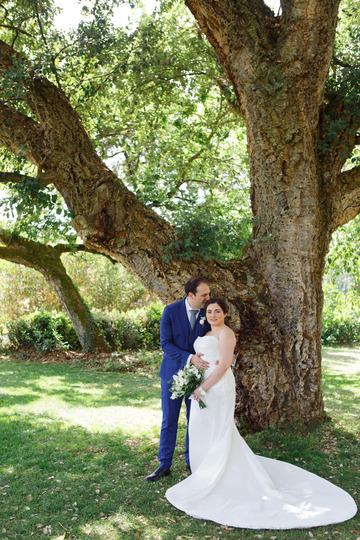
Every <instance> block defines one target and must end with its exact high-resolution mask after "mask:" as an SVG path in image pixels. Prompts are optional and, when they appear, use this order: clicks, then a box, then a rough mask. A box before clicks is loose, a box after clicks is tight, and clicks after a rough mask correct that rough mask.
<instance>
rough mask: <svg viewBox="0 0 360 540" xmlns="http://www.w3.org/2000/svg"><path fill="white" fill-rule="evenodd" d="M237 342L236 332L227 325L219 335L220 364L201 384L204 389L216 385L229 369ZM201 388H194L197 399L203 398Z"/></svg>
mask: <svg viewBox="0 0 360 540" xmlns="http://www.w3.org/2000/svg"><path fill="white" fill-rule="evenodd" d="M235 344H236V339H235V334H234V332H233V331H232V330H231V329H230V328H229V327H225V328H224V330H223V332H222V333H221V334H220V337H219V364H218V365H217V366H216V367H215V369H214V371H213V372H212V373H211V374H210V375H209V376H208V378H207V379H206V380H205V381H204V382H203V384H202V385H201V388H202V389H203V390H205V391H206V390H209V388H211V387H212V386H214V384H216V383H217V382H218V381H219V380H220V379H221V377H222V376H223V375H224V373H225V372H226V370H228V369H229V367H230V366H231V364H232V363H233V361H234V349H235ZM199 388H200V387H199ZM199 388H196V390H194V396H195V399H196V401H200V400H201V390H199Z"/></svg>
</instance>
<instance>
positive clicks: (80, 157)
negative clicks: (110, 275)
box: [0, 0, 360, 427]
mask: <svg viewBox="0 0 360 540" xmlns="http://www.w3.org/2000/svg"><path fill="white" fill-rule="evenodd" d="M5 4H6V3H5ZM10 4H11V7H14V8H15V9H12V10H11V11H10V10H8V11H5V10H4V11H3V16H4V19H3V21H4V22H3V24H4V28H5V26H6V27H7V30H6V31H7V32H8V33H7V34H6V36H5V35H4V41H3V42H2V43H0V69H1V71H2V75H3V77H2V80H3V83H2V99H3V103H2V104H1V106H0V142H1V144H2V145H3V146H4V147H6V148H7V149H8V150H9V151H11V152H13V153H15V154H17V155H21V157H22V159H24V160H26V161H28V162H30V163H32V164H34V165H35V166H36V167H38V170H39V179H40V181H41V182H43V183H44V184H46V183H53V184H54V186H55V187H56V189H57V190H58V191H59V192H60V193H61V194H62V196H63V197H64V200H65V202H66V204H67V206H68V208H69V209H70V210H71V212H72V213H73V216H74V218H73V226H74V228H75V229H76V231H77V232H78V234H79V236H80V237H81V238H82V239H83V241H84V243H85V244H86V245H87V246H89V247H91V248H93V249H96V250H99V251H101V252H103V253H107V254H111V255H112V256H114V257H115V258H116V259H117V260H119V261H120V262H122V263H123V264H124V265H126V267H127V268H129V269H131V270H132V271H133V272H134V273H136V274H137V275H138V276H139V277H140V279H141V280H142V281H143V283H145V284H146V286H147V287H148V288H149V289H151V290H153V291H155V292H156V293H157V294H158V295H159V296H160V297H161V298H162V299H163V300H165V301H169V300H170V301H171V300H174V299H176V298H179V297H180V296H181V295H182V294H183V292H182V291H183V283H184V282H185V281H186V279H187V278H188V277H189V275H192V274H196V273H201V274H204V275H206V276H208V277H209V279H210V281H211V282H212V285H213V291H214V292H215V293H217V294H223V295H225V296H226V297H227V298H228V299H229V302H230V304H231V315H232V321H233V324H234V327H235V329H237V331H238V337H239V343H238V348H239V350H238V357H239V364H238V371H237V383H238V397H239V400H238V405H239V406H238V412H239V414H241V415H242V416H243V417H244V418H246V420H247V421H248V422H249V423H250V424H251V425H252V426H253V427H260V426H265V425H268V424H275V423H279V422H283V421H289V420H294V419H297V418H301V419H310V420H311V419H312V420H317V419H320V418H322V416H323V404H322V396H321V364H320V363H321V359H320V335H321V311H322V301H323V295H322V289H321V281H322V275H323V271H324V265H325V256H326V252H327V250H328V247H329V242H330V238H331V234H332V233H333V232H334V231H335V230H336V229H337V228H338V227H339V226H340V225H342V224H344V223H346V222H347V221H349V220H351V219H353V218H354V217H355V216H356V215H357V214H358V213H359V211H360V202H359V187H358V175H359V168H358V166H357V165H355V166H353V168H351V169H349V170H344V166H345V165H346V163H347V160H348V159H349V158H350V156H351V153H352V151H353V150H354V148H355V147H356V144H357V143H358V137H357V130H358V123H359V118H360V114H359V103H358V92H357V84H358V82H357V80H358V79H357V67H356V65H354V64H353V62H352V61H351V60H352V59H351V58H350V59H347V58H346V59H345V58H344V56H345V53H344V54H343V53H342V50H343V49H342V47H343V45H344V43H345V41H346V39H345V38H344V39H345V41H344V39H343V41H341V40H340V41H339V44H338V45H336V58H337V59H338V60H340V62H339V61H338V60H336V59H334V54H333V53H334V43H335V31H336V23H337V15H338V7H339V2H338V1H336V0H314V2H312V4H311V9H309V6H308V3H306V2H303V1H300V0H292V1H290V0H283V2H282V13H281V14H280V15H279V16H275V15H274V13H273V12H272V11H271V10H270V9H269V8H268V7H267V6H266V5H265V4H264V3H263V2H262V0H259V1H257V2H253V1H251V0H232V1H228V0H227V1H221V0H218V1H216V2H213V1H210V0H201V1H195V0H187V2H186V4H187V5H188V7H189V8H190V9H191V11H192V13H193V14H194V16H195V18H196V19H197V21H198V23H199V25H200V28H201V30H202V31H203V32H204V34H205V35H206V36H207V38H208V40H209V41H210V43H211V44H212V46H213V48H214V51H215V53H216V55H217V57H218V59H219V62H220V63H221V65H222V67H223V69H224V72H223V73H221V72H220V71H219V65H218V64H217V62H214V58H213V55H212V54H211V53H210V52H208V51H209V49H204V50H206V51H207V53H206V61H205V62H204V63H206V65H208V63H210V62H214V64H212V65H214V66H215V67H214V68H213V69H214V71H213V74H214V73H215V75H214V76H213V77H212V79H211V80H212V81H213V83H214V84H216V85H217V88H218V96H219V102H220V103H221V99H225V101H226V103H227V104H228V105H229V114H230V111H231V114H234V115H235V114H236V115H239V113H240V114H241V115H242V117H243V118H244V121H245V125H246V130H247V146H248V156H249V165H250V180H251V209H252V216H253V219H254V227H253V233H252V236H253V237H252V240H251V242H249V243H248V244H247V246H246V248H245V251H244V252H243V253H244V256H243V258H242V259H241V260H230V261H228V263H227V264H224V262H222V261H219V260H216V259H209V260H206V258H207V257H205V255H206V253H205V254H204V255H201V254H200V253H196V252H193V250H191V249H189V250H188V251H187V253H186V255H187V258H186V259H185V260H184V257H182V258H181V257H179V256H178V255H177V254H176V250H175V252H173V253H172V256H171V257H169V256H168V255H169V246H173V245H179V244H181V238H180V239H179V237H178V236H177V235H176V231H175V230H174V227H173V226H172V225H171V223H169V221H168V220H167V219H164V217H161V216H160V214H159V213H158V211H157V212H155V211H154V210H153V209H152V207H156V206H157V203H156V204H154V202H155V201H160V202H161V200H165V194H166V197H167V198H168V199H170V200H171V199H172V200H174V199H175V194H173V191H174V189H173V188H175V192H176V193H178V194H180V193H181V197H179V199H180V198H182V199H184V200H185V199H188V201H189V203H190V204H191V203H193V201H194V200H199V199H200V198H201V197H202V196H204V195H203V193H204V192H205V194H207V192H209V193H212V190H213V186H211V185H210V184H204V185H202V186H201V189H200V190H199V189H198V190H197V189H195V190H194V188H193V186H194V185H195V186H196V181H197V176H194V177H193V178H192V177H191V174H189V173H188V171H189V167H190V165H191V164H193V163H196V159H197V157H196V158H195V157H194V156H198V154H199V152H200V155H201V156H202V155H204V156H205V155H206V152H205V150H203V148H204V147H205V146H206V145H209V144H213V142H214V140H215V135H211V134H212V126H209V128H208V129H207V130H206V129H205V128H204V133H205V137H204V136H203V138H202V141H201V140H200V143H202V144H201V148H200V149H195V151H194V152H192V153H190V152H185V151H183V149H182V152H181V153H182V156H181V157H182V165H183V166H182V167H180V166H179V167H178V168H175V169H173V170H174V171H176V174H175V175H174V178H173V182H172V183H171V182H169V179H170V176H169V175H166V171H165V172H164V173H163V172H162V171H163V169H164V167H161V174H163V176H162V177H161V178H159V179H158V178H156V176H155V177H151V176H148V174H149V173H147V174H145V173H146V170H147V167H146V165H145V166H142V167H141V171H142V172H143V173H144V171H145V173H144V174H145V177H144V178H148V186H147V188H146V189H144V188H141V189H140V191H139V193H138V195H139V197H143V200H141V198H137V197H136V196H135V194H134V192H133V191H131V190H130V189H129V188H131V189H133V190H134V191H136V192H137V191H138V190H137V187H136V186H135V184H134V183H133V184H131V182H129V180H128V177H126V176H125V175H124V172H123V170H122V171H121V172H120V173H119V174H120V175H121V177H122V180H123V181H121V180H120V178H119V177H117V176H116V174H115V173H114V172H113V171H112V170H110V169H109V168H108V167H107V166H106V165H104V163H103V161H102V160H101V158H100V153H101V152H100V149H99V153H96V152H95V150H94V146H96V143H95V139H96V136H95V134H96V128H95V124H96V121H94V116H93V115H92V114H90V115H89V114H87V113H86V108H87V106H88V103H87V100H88V98H89V96H91V94H92V93H93V91H94V84H95V76H94V75H93V73H94V72H93V71H92V70H93V68H96V70H97V77H98V79H97V81H98V84H97V86H101V87H102V90H103V91H104V89H106V92H107V93H108V92H111V89H115V88H116V89H117V88H122V83H123V82H124V89H125V92H126V86H125V83H126V74H127V73H128V72H129V70H130V69H131V65H132V64H131V58H132V56H131V54H130V52H131V44H132V43H133V41H134V39H135V37H134V35H132V34H131V33H130V34H129V33H127V32H125V31H119V32H116V31H115V32H114V31H113V29H112V28H111V25H110V23H109V22H108V21H109V19H108V18H107V14H108V11H106V10H108V9H109V8H110V9H111V7H112V6H111V4H110V5H109V3H106V4H105V3H102V2H101V1H98V2H96V3H95V4H94V8H93V10H92V12H91V14H90V15H91V16H90V18H89V21H88V22H87V23H84V24H82V25H80V27H79V29H78V31H77V33H76V36H75V35H74V36H72V41H71V42H70V41H69V40H66V39H65V38H64V37H63V36H59V34H58V33H56V32H53V31H52V30H51V17H50V14H51V5H52V4H51V3H50V2H41V3H40V2H39V1H38V2H35V3H34V4H29V5H27V6H26V7H25V8H24V6H23V5H22V3H20V2H8V5H10ZM344 5H345V4H344ZM39 6H41V7H42V8H43V10H44V11H43V12H41V11H40V10H39ZM45 8H46V9H45ZM169 9H172V8H171V6H170V7H169V5H168V3H166V5H165V6H164V7H163V10H162V11H161V16H164V17H166V14H167V13H168V11H169ZM15 14H16V16H15ZM347 17H348V16H347V14H346V13H345V14H344V18H343V19H342V20H343V23H342V24H343V25H344V28H343V27H341V29H342V32H343V34H342V35H343V36H344V35H346V29H345V27H346V28H347ZM10 19H11V20H10ZM154 21H155V19H154ZM350 21H351V19H350ZM35 27H36V28H37V29H38V28H39V27H40V30H41V36H42V40H41V41H40V42H38V41H37V40H36V39H35V34H36V32H35V31H34V28H35ZM9 28H10V29H9ZM350 35H352V34H351V33H350V32H349V36H350ZM99 36H101V39H99ZM129 36H130V38H129ZM184 36H186V38H187V40H192V41H191V44H192V46H193V57H194V58H195V60H199V62H200V63H201V62H202V59H203V57H202V53H201V50H203V48H204V47H205V42H204V40H203V39H202V38H201V33H200V32H199V28H198V26H197V25H196V24H193V26H191V27H186V29H185V33H184ZM184 40H185V37H184V38H183V41H184ZM304 44H306V46H304ZM129 47H130V48H129ZM200 47H201V49H200ZM123 49H125V50H127V51H129V54H128V57H127V60H126V61H124V59H123V57H122V58H121V61H120V62H119V63H118V64H117V65H116V69H113V68H112V69H109V64H110V63H111V65H112V66H113V67H114V64H113V63H112V60H113V59H114V57H115V56H114V55H115V51H119V50H123ZM65 51H66V53H71V54H69V55H68V56H67V58H68V60H67V59H66V58H65ZM45 53H46V54H45ZM150 53H151V47H149V55H148V58H150V57H151V54H150ZM40 58H41V61H40ZM176 58H177V57H174V59H172V58H171V57H170V62H171V63H172V62H173V63H175V64H176ZM211 58H212V60H210V59H211ZM74 59H75V60H74ZM110 60H111V62H110ZM80 64H81V66H82V70H81V69H80V67H81V66H80ZM339 64H342V65H339ZM72 65H73V66H75V67H76V69H75V67H74V71H73V72H72V71H71V66H72ZM332 65H333V66H336V69H335V67H334V69H332V67H331V66H332ZM162 66H166V63H164V62H163V63H162V64H161V65H160V66H158V67H159V69H160V68H161V67H162ZM160 71H161V70H160ZM89 72H90V73H91V76H90V77H89V75H88V74H89ZM75 73H76V77H75V76H74V75H75ZM218 73H221V75H220V76H218V75H217V74H218ZM329 74H330V78H329ZM122 75H124V77H123V78H122ZM184 77H185V80H184V86H183V88H182V92H183V94H184V95H186V96H187V95H191V94H192V89H191V84H190V80H191V79H190V78H189V77H187V76H185V74H184ZM195 78H196V80H199V81H200V80H201V74H200V73H196V75H195ZM179 80H181V79H179ZM207 80H208V81H209V80H210V79H207ZM79 86H80V87H81V88H82V92H83V101H82V103H81V101H79V100H78V97H77V96H78V94H76V96H75V97H74V98H73V96H72V94H71V93H70V91H69V90H70V88H71V87H72V88H74V87H76V88H78V87H79ZM173 86H176V84H173ZM180 86H181V85H180ZM232 88H233V91H232ZM354 88H355V91H353V89H354ZM114 92H115V94H116V92H117V90H114ZM99 94H101V91H100V90H99ZM138 94H140V92H139V91H138V92H137V93H135V96H136V97H137V95H138ZM129 95H130V94H129ZM68 96H69V97H68ZM132 97H133V101H134V94H133V95H132ZM197 101H198V99H197ZM200 103H201V100H200ZM223 103H224V102H223ZM132 104H133V103H132ZM132 104H131V103H129V107H127V110H131V106H132ZM90 110H91V106H90V107H89V111H90ZM219 110H220V109H219ZM199 111H200V108H198V109H196V114H199ZM79 113H81V115H82V118H83V119H84V122H85V123H86V125H87V127H88V129H89V135H90V137H89V135H88V133H87V132H86V131H85V129H84V127H83V124H82V122H81V120H80V117H79ZM111 113H112V104H111V105H110V104H109V105H108V115H111ZM194 114H195V113H194ZM143 115H144V116H147V110H146V109H145V110H144V111H143ZM211 116H213V115H211ZM98 117H100V113H99V112H98V114H96V118H98ZM90 118H92V120H91V119H90ZM113 120H114V123H116V120H117V119H116V118H115V119H113ZM124 120H125V119H124ZM150 120H151V115H150V118H149V129H150V130H151V127H152V126H151V121H150ZM121 124H122V129H123V133H124V136H125V140H124V141H123V143H122V148H123V150H124V151H123V155H124V159H125V163H126V165H127V167H128V170H129V171H132V170H135V171H138V170H139V169H138V168H137V165H138V163H137V160H136V156H141V154H139V153H134V154H133V153H132V152H131V149H132V144H133V141H134V140H135V139H136V133H135V134H134V131H133V130H134V125H132V126H131V127H132V129H130V130H129V125H128V124H127V123H126V122H125V121H124V122H123V123H121ZM184 124H185V125H186V122H184V119H183V117H180V118H179V119H178V120H177V121H175V122H174V123H173V125H174V126H175V127H176V126H180V127H181V129H182V135H183V136H185V134H186V131H187V130H186V129H185V128H184V127H183V126H184ZM164 125H165V124H164ZM180 127H179V129H180ZM154 128H155V131H154V132H153V133H154V135H155V137H153V140H156V136H157V135H158V134H159V135H160V134H161V133H160V124H159V123H157V124H156V123H155V124H154ZM196 142H199V141H196ZM125 143H129V147H126V144H125ZM114 144H115V145H117V144H119V140H118V139H116V140H115V142H114ZM120 144H121V143H120ZM104 148H105V146H104ZM180 148H181V147H180ZM214 149H215V147H214V146H211V155H212V156H213V152H214ZM200 150H201V151H200ZM116 151H117V150H116ZM161 155H162V153H159V154H157V157H158V158H159V156H161ZM127 156H128V157H130V159H128V158H127ZM142 156H143V157H142V159H143V160H145V161H146V154H145V153H144V154H142ZM103 157H104V156H103ZM193 157H194V159H192V158H193ZM126 160H127V161H126ZM167 161H168V160H167ZM152 163H154V160H152ZM23 166H24V167H25V164H24V165H23ZM148 170H151V167H149V169H148ZM190 170H191V169H190ZM215 171H216V173H217V169H215ZM131 178H135V177H133V176H132V175H131ZM216 179H217V175H215V176H214V181H215V185H216V186H217V184H216ZM162 182H163V186H167V185H170V190H169V189H168V188H167V187H166V190H164V191H163V194H161V191H160V190H159V187H161V183H162ZM145 184H146V182H145ZM134 186H135V187H134ZM153 186H156V189H157V190H158V192H157V195H158V194H159V198H156V199H155V198H153V197H151V199H152V201H151V202H149V200H148V199H147V198H146V197H148V194H149V193H150V192H151V191H152V189H153ZM227 186H228V184H227ZM145 187H146V186H145ZM176 190H178V191H176ZM237 190H239V186H237ZM143 193H146V194H147V195H145V196H144V195H143ZM223 193H225V194H227V193H228V189H227V187H225V189H224V190H223ZM161 195H162V198H161V197H160V196H161ZM190 196H192V197H190ZM233 200H234V199H233ZM143 201H145V203H146V204H144V202H143ZM164 207H165V205H164ZM210 208H211V207H210ZM211 209H212V208H211ZM157 210H158V208H157ZM168 211H169V212H172V211H173V208H170V210H169V209H168ZM166 217H167V216H166ZM237 217H238V216H236V215H235V219H237ZM168 219H171V218H170V217H169V218H168Z"/></svg>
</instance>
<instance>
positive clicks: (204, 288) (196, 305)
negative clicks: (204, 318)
mask: <svg viewBox="0 0 360 540" xmlns="http://www.w3.org/2000/svg"><path fill="white" fill-rule="evenodd" d="M209 298H210V289H209V285H208V284H207V283H204V282H201V283H199V285H198V286H197V289H196V293H195V294H194V293H191V292H190V293H189V296H188V299H189V304H190V306H191V307H192V308H193V309H203V308H204V307H205V304H206V302H207V301H208V300H209Z"/></svg>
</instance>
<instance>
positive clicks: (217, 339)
mask: <svg viewBox="0 0 360 540" xmlns="http://www.w3.org/2000/svg"><path fill="white" fill-rule="evenodd" d="M201 337H203V338H204V337H213V338H215V339H216V341H219V338H217V337H216V336H214V335H210V336H201Z"/></svg>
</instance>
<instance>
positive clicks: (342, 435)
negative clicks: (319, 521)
mask: <svg viewBox="0 0 360 540" xmlns="http://www.w3.org/2000/svg"><path fill="white" fill-rule="evenodd" d="M333 351H334V350H332V349H331V350H330V349H326V350H325V354H326V355H327V357H326V358H325V359H324V374H325V377H324V391H325V400H326V408H327V411H328V413H329V415H331V417H332V418H333V422H325V423H324V424H323V425H319V426H317V427H316V428H315V429H313V430H310V431H309V430H308V428H307V427H306V426H301V425H299V426H295V425H294V426H293V429H292V430H290V431H289V430H288V428H286V427H283V428H279V429H275V428H274V429H269V430H265V431H263V432H261V433H257V434H249V435H248V436H247V437H246V439H247V441H248V443H249V445H250V447H251V448H252V449H253V450H254V451H255V452H256V453H259V454H262V455H267V456H269V457H275V458H278V459H282V460H286V461H289V462H291V463H295V464H297V465H300V466H302V467H304V468H306V469H308V470H309V471H312V472H314V473H317V474H320V475H322V476H323V477H325V478H328V479H330V480H332V481H333V482H334V483H336V484H338V485H340V486H341V487H343V488H344V489H346V490H348V491H349V492H350V493H351V494H352V495H353V496H354V497H355V498H356V499H358V491H359V490H358V485H359V482H360V478H359V469H360V464H359V455H358V445H357V441H356V437H358V433H359V426H358V424H355V423H351V421H350V420H349V419H350V418H353V417H352V416H351V415H355V414H356V411H357V410H358V401H357V400H358V399H359V387H358V384H359V383H358V379H357V377H358V369H357V367H356V369H355V368H354V365H355V364H356V366H357V365H358V364H357V352H354V351H349V355H348V356H347V355H345V354H342V355H341V356H340V357H339V356H337V355H336V354H332V353H333ZM343 351H344V350H343V349H342V352H343ZM328 352H329V354H328ZM330 353H331V354H330ZM359 357H360V354H359ZM346 359H350V362H347V360H346ZM351 366H352V371H351V373H350V372H349V370H350V367H351ZM0 377H1V391H2V400H1V401H0V421H1V424H0V425H1V438H2V440H1V443H2V444H1V445H0V478H1V480H0V531H6V533H4V532H3V534H4V538H15V537H16V538H24V539H27V538H43V537H48V538H54V539H55V538H64V537H65V538H74V539H75V538H76V539H77V540H84V539H85V538H91V539H92V540H100V539H107V540H117V539H121V540H122V539H132V540H133V539H134V538H138V539H139V540H148V539H154V540H155V539H159V540H173V539H175V538H182V539H189V540H199V539H203V538H209V539H218V538H226V539H229V540H230V539H232V540H237V539H238V538H240V537H241V538H247V539H249V540H250V539H251V540H253V538H254V537H255V536H256V535H258V537H259V538H263V539H264V540H266V539H267V540H270V539H271V538H272V537H276V538H277V539H278V540H292V539H294V540H304V539H305V538H309V534H308V532H307V531H296V530H294V531H276V532H274V531H257V532H256V535H254V531H246V530H239V529H231V528H226V527H224V526H220V525H218V524H216V523H212V522H209V521H207V522H206V521H202V520H195V519H192V518H190V517H189V516H187V515H186V514H183V513H182V512H179V511H177V510H176V509H174V508H173V507H172V506H171V505H170V504H169V503H168V502H167V501H166V499H165V491H166V489H167V488H168V487H170V486H171V485H173V484H175V483H176V482H178V481H179V480H181V479H183V478H184V477H185V476H186V475H187V472H186V467H185V460H184V441H185V432H186V418H185V411H184V409H183V410H182V412H181V416H180V423H179V431H178V441H177V445H176V449H175V454H174V462H173V465H172V468H171V475H170V476H169V477H166V478H164V479H162V480H161V481H159V482H158V483H156V484H153V483H148V482H145V481H144V478H145V476H146V475H147V474H149V473H150V472H152V470H154V468H156V467H157V465H158V462H157V452H158V444H159V431H160V423H161V405H160V381H159V377H158V375H157V370H156V371H155V370H152V371H151V370H150V371H148V372H145V371H144V372H142V373H140V372H134V373H117V372H103V371H96V370H88V369H87V368H86V367H82V366H81V365H76V366H72V365H69V364H67V365H65V364H56V365H51V364H43V365H42V364H41V363H18V362H14V363H12V362H11V361H10V362H9V361H8V360H6V362H4V363H1V362H0ZM344 422H345V424H344ZM325 532H328V535H327V536H324V528H319V529H312V534H313V537H314V538H329V539H331V538H339V539H340V538H341V540H346V539H347V538H349V540H350V539H352V538H355V539H356V538H357V537H358V536H359V537H360V529H359V518H355V519H353V520H351V521H350V522H349V523H344V524H339V525H338V526H333V527H327V528H326V531H325ZM335 533H336V535H335ZM64 535H65V536H64Z"/></svg>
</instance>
